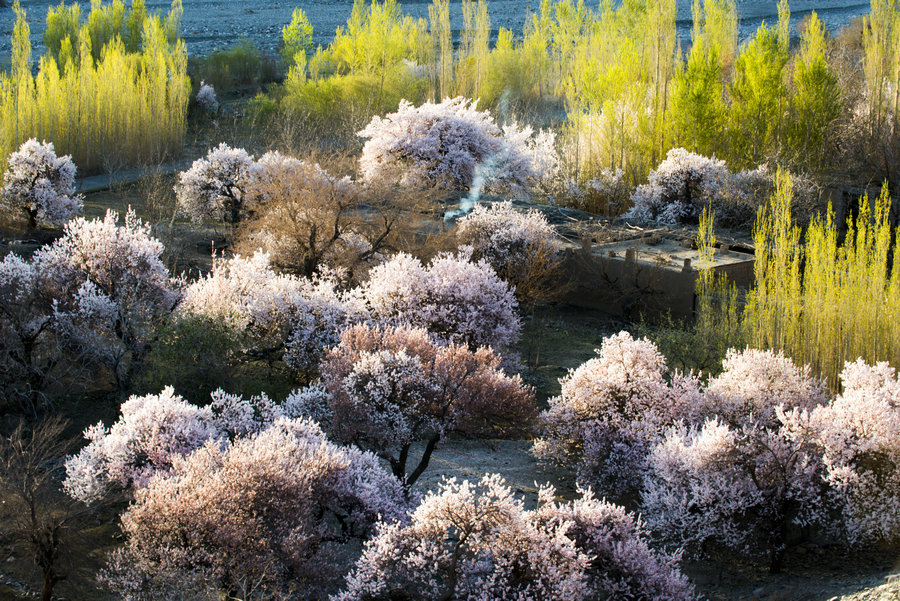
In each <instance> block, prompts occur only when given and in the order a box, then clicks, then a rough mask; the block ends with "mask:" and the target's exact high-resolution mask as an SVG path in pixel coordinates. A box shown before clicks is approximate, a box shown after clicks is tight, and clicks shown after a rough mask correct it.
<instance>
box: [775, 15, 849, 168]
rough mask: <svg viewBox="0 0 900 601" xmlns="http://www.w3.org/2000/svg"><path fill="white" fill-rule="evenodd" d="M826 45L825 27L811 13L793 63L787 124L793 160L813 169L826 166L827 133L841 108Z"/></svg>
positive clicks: (835, 78) (835, 76)
mask: <svg viewBox="0 0 900 601" xmlns="http://www.w3.org/2000/svg"><path fill="white" fill-rule="evenodd" d="M825 45H826V42H825V28H824V27H823V25H822V22H821V21H820V20H819V18H818V16H817V15H816V13H812V16H811V18H810V19H809V22H808V23H807V25H806V29H805V30H804V31H803V35H802V38H801V40H800V55H799V56H798V57H797V60H796V62H795V63H794V96H793V98H792V99H791V121H790V123H789V126H788V142H789V147H790V151H791V154H792V157H791V158H792V162H793V163H794V164H795V165H798V166H801V167H803V168H805V169H807V170H812V171H815V170H817V169H820V168H822V167H823V162H824V158H825V157H824V150H825V143H826V140H827V137H828V133H829V131H830V128H831V125H832V124H833V123H834V122H835V120H836V119H837V118H838V117H839V116H840V114H841V109H842V105H841V95H840V89H839V88H838V78H837V75H836V74H835V73H834V72H833V71H832V70H831V68H830V67H829V65H828V61H827V58H826V56H825Z"/></svg>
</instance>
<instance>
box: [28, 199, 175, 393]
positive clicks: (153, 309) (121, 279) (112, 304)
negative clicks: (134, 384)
mask: <svg viewBox="0 0 900 601" xmlns="http://www.w3.org/2000/svg"><path fill="white" fill-rule="evenodd" d="M163 250H164V248H163V245H162V243H161V242H160V241H159V240H157V239H156V238H153V237H152V236H151V232H150V226H149V225H146V224H144V223H142V222H141V220H140V219H138V218H137V216H136V215H135V214H134V212H133V211H131V210H129V212H128V213H127V214H126V216H125V223H124V224H123V225H119V224H118V214H117V213H116V212H115V211H112V210H110V211H107V212H106V216H105V217H104V218H103V219H92V220H87V219H83V218H80V217H79V218H77V219H73V220H72V221H69V222H68V223H67V224H66V225H65V227H64V229H63V236H62V237H61V238H59V239H57V240H56V241H55V242H53V243H52V244H50V245H48V246H45V247H43V248H41V249H39V250H38V251H37V252H36V253H35V254H34V257H33V263H34V266H35V269H36V270H37V272H38V274H39V277H40V278H41V285H42V288H43V289H42V294H44V295H47V298H49V299H50V300H52V301H53V303H54V304H53V313H54V327H55V328H57V330H58V331H59V332H60V333H61V334H62V335H64V337H65V339H66V340H67V342H68V344H69V345H70V346H72V347H73V348H75V349H77V350H78V351H79V352H85V353H87V354H88V355H91V356H93V357H94V359H95V360H96V361H98V362H99V363H100V364H102V365H105V366H106V367H108V368H109V369H110V370H111V371H112V373H113V375H114V377H115V378H116V382H117V383H118V384H119V386H120V387H123V386H124V385H125V382H126V380H127V373H126V372H127V367H128V363H129V360H131V361H132V362H133V360H135V359H138V358H139V357H140V356H141V354H142V353H143V352H144V350H145V345H146V343H147V340H148V337H149V336H151V335H152V331H153V325H154V323H155V321H156V320H157V319H158V318H160V317H161V316H163V315H166V314H168V313H169V312H171V311H172V309H173V308H174V306H175V303H176V302H177V300H178V295H177V293H176V292H175V291H174V290H173V288H172V286H171V283H170V281H169V280H170V278H169V270H168V269H167V268H166V266H165V264H164V263H163V262H162V259H161V255H162V252H163Z"/></svg>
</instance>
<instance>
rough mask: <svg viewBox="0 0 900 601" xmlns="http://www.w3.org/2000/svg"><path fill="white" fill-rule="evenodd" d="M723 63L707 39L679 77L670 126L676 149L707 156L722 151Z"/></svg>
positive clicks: (693, 51) (698, 45)
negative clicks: (680, 147) (677, 147)
mask: <svg viewBox="0 0 900 601" xmlns="http://www.w3.org/2000/svg"><path fill="white" fill-rule="evenodd" d="M723 93H724V88H723V84H722V63H721V61H720V59H719V54H718V51H717V50H716V48H715V47H714V46H713V47H709V46H707V43H706V42H704V40H703V38H700V39H699V40H697V42H696V43H695V44H694V46H693V47H692V48H691V54H690V57H689V58H688V63H687V68H686V69H685V70H684V71H682V72H681V73H679V74H678V75H677V76H676V77H675V81H674V82H673V86H672V101H671V105H670V106H671V109H670V111H669V125H670V127H671V128H672V135H673V138H674V141H675V146H682V147H684V148H687V149H689V150H691V151H693V152H697V153H700V154H702V155H705V156H712V155H715V154H717V153H718V152H720V151H721V143H722V138H723V135H722V134H723V133H724V130H725V115H726V113H725V101H724V98H723Z"/></svg>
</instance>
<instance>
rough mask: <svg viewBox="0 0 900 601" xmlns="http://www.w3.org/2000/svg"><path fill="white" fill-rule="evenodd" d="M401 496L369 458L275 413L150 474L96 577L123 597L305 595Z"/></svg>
mask: <svg viewBox="0 0 900 601" xmlns="http://www.w3.org/2000/svg"><path fill="white" fill-rule="evenodd" d="M402 506H403V501H402V495H401V492H400V487H399V485H398V484H397V482H396V480H394V479H393V478H392V477H391V476H390V475H389V474H388V473H387V472H385V471H384V470H383V469H382V468H381V467H380V466H379V465H378V462H377V460H376V459H375V457H374V456H372V455H370V454H367V453H362V452H360V451H358V450H356V449H352V448H350V449H344V448H341V447H337V446H335V445H333V444H331V443H329V442H328V441H327V439H326V438H325V436H324V435H323V434H322V431H321V430H320V429H319V428H318V427H317V426H316V425H315V423H313V422H310V421H302V420H279V421H277V422H276V423H275V424H273V425H272V426H270V427H268V428H266V429H265V430H262V431H261V432H258V433H256V434H251V435H249V436H247V437H240V438H238V439H237V440H235V441H234V442H233V443H231V444H228V445H222V444H220V443H218V442H214V441H209V442H207V443H206V445H205V446H202V447H201V448H199V449H198V450H197V451H195V452H194V453H192V454H190V455H188V456H187V457H185V458H178V459H176V460H175V461H174V462H173V465H172V469H171V473H169V474H157V475H156V476H155V477H153V478H151V479H150V481H149V482H148V483H147V485H146V486H145V487H143V488H141V489H140V490H138V491H137V493H136V495H135V501H134V503H133V504H132V505H130V506H129V508H128V510H127V511H126V512H125V513H124V514H123V515H122V531H123V533H124V535H125V545H124V546H123V547H122V548H120V549H118V550H116V551H114V552H113V553H112V556H111V558H110V568H109V570H108V571H107V572H106V573H105V574H103V580H105V581H106V582H107V583H108V584H109V585H110V586H111V587H112V588H113V589H114V590H115V591H116V592H117V593H118V594H120V595H122V596H124V597H126V598H133V597H134V596H140V597H141V598H149V599H171V598H173V596H175V595H186V596H190V597H192V598H215V597H218V596H221V595H225V594H227V595H231V596H234V597H237V598H242V599H246V598H250V596H251V595H252V596H256V595H259V596H269V598H271V597H282V598H283V597H285V596H288V595H289V594H295V593H296V590H297V589H298V588H299V589H300V590H302V591H304V593H305V594H310V595H313V594H314V593H315V592H316V591H320V592H321V591H322V590H323V589H325V588H327V586H328V585H329V584H330V581H331V579H332V578H334V577H335V576H337V575H339V574H340V573H341V567H342V564H343V563H344V562H345V561H346V555H347V554H348V552H349V551H348V549H347V547H348V544H349V545H350V549H352V543H353V541H354V540H357V539H358V538H360V537H364V536H365V535H366V534H367V533H368V532H369V530H370V528H371V524H372V523H373V522H374V521H375V519H376V518H377V517H379V516H380V517H382V518H383V519H386V520H393V519H398V518H400V517H401V516H402V513H401V512H402V509H401V508H402Z"/></svg>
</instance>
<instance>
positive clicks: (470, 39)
mask: <svg viewBox="0 0 900 601" xmlns="http://www.w3.org/2000/svg"><path fill="white" fill-rule="evenodd" d="M462 12H463V30H462V39H461V43H460V48H459V59H458V60H457V65H456V77H457V87H456V89H457V93H458V94H461V95H463V96H466V97H468V98H481V95H482V92H483V91H484V87H485V82H486V80H487V75H488V61H489V60H490V42H491V39H490V38H491V18H490V16H489V15H488V8H487V2H485V0H478V2H477V3H476V2H475V1H474V0H463V3H462Z"/></svg>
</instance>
